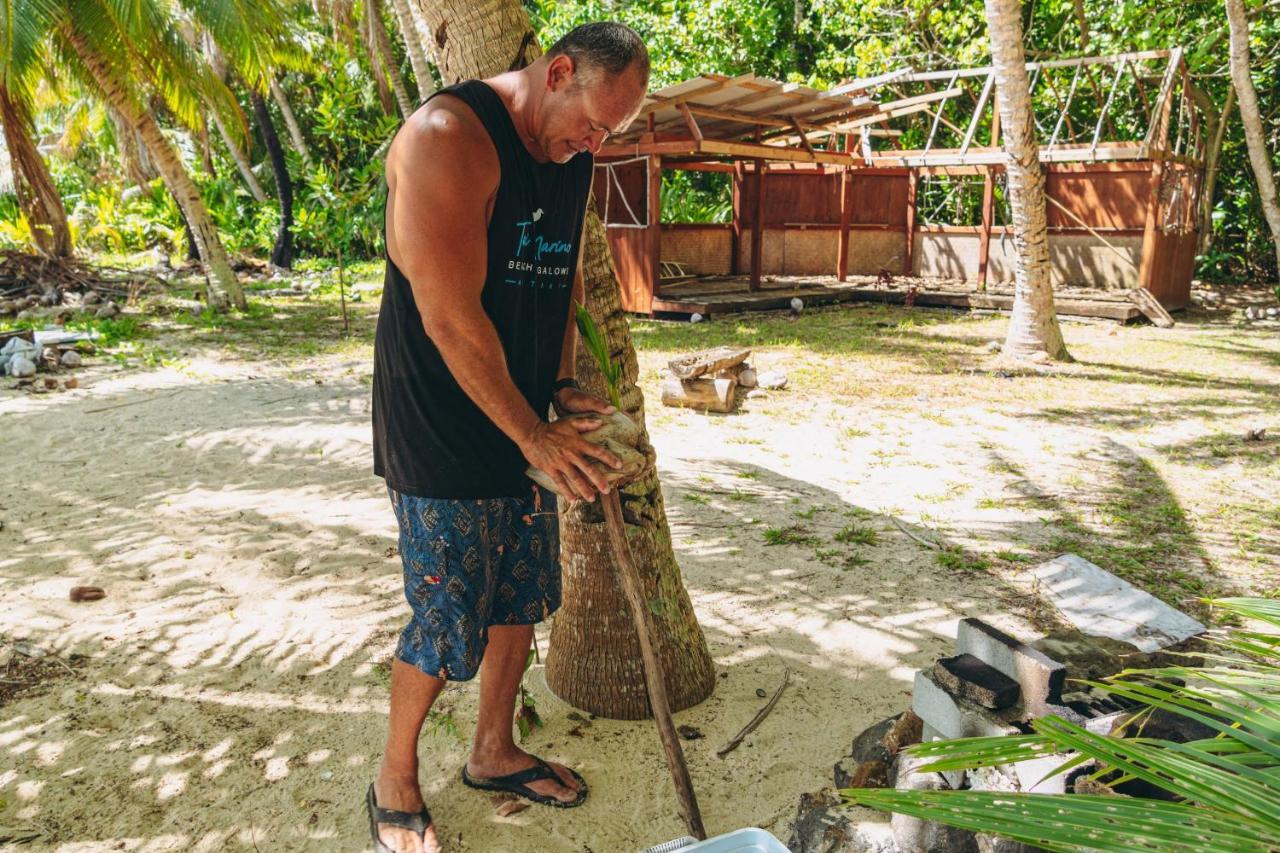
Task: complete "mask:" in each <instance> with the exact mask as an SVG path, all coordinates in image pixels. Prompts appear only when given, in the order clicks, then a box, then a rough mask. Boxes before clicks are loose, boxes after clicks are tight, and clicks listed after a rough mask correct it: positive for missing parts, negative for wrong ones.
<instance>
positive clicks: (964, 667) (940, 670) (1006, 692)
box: [933, 655, 1021, 710]
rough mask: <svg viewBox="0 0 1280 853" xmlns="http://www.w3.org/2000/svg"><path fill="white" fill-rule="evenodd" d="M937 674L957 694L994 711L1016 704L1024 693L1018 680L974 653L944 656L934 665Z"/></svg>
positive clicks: (939, 681) (940, 681) (940, 682)
mask: <svg viewBox="0 0 1280 853" xmlns="http://www.w3.org/2000/svg"><path fill="white" fill-rule="evenodd" d="M933 675H934V677H935V678H937V680H938V683H939V684H941V685H942V686H943V687H946V688H947V690H949V691H951V693H953V694H954V695H956V696H962V697H964V698H965V699H968V700H970V701H971V702H976V703H978V704H979V705H981V706H982V707H984V708H991V709H992V710H999V709H1001V708H1008V707H1009V706H1010V705H1013V704H1016V703H1017V701H1018V698H1019V696H1020V695H1021V694H1020V692H1019V689H1018V682H1016V681H1014V680H1013V679H1012V678H1010V677H1009V676H1007V675H1005V674H1004V673H1003V672H1001V671H1000V670H998V669H996V668H995V667H993V666H991V665H990V664H986V663H983V662H982V661H980V660H978V659H977V658H976V657H974V656H973V655H956V656H955V657H953V658H943V659H942V660H940V661H938V662H937V663H935V664H934V665H933Z"/></svg>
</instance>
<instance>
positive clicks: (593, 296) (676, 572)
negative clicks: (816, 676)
mask: <svg viewBox="0 0 1280 853" xmlns="http://www.w3.org/2000/svg"><path fill="white" fill-rule="evenodd" d="M411 2H412V3H413V4H415V5H416V7H417V11H418V12H419V13H420V14H421V15H422V19H423V21H424V23H426V24H427V29H428V31H429V32H441V33H447V38H446V40H445V42H444V44H442V45H438V47H439V51H438V53H437V56H436V59H437V63H438V64H437V67H438V68H439V70H440V76H441V78H442V79H443V80H444V81H445V82H446V83H450V82H454V81H457V80H460V79H463V78H469V77H487V76H492V75H494V74H497V73H500V72H502V71H506V70H507V69H509V68H512V67H521V66H523V65H524V64H526V63H527V62H529V61H532V60H533V59H534V58H536V57H537V56H538V55H539V54H540V53H541V51H540V49H539V48H538V45H537V42H536V40H534V37H533V29H532V27H531V26H530V24H529V17H528V15H527V14H526V13H525V11H524V8H523V7H522V6H521V5H520V2H519V0H497V2H488V3H484V4H481V5H479V6H477V5H476V4H474V3H469V2H466V0H411ZM446 21H447V22H448V23H447V26H445V22H446ZM582 253H583V265H582V266H583V268H582V274H583V279H584V280H585V283H586V292H587V293H586V298H587V306H586V307H587V310H588V311H589V312H590V313H591V316H592V317H593V318H594V319H595V321H596V324H597V325H598V326H599V327H600V328H601V330H602V331H603V332H604V335H605V338H606V340H607V342H608V348H609V352H610V353H611V354H612V355H613V357H614V360H615V361H616V362H618V363H619V364H620V366H621V368H622V378H621V382H620V383H619V389H620V391H621V399H622V408H623V409H624V410H625V411H626V412H627V414H629V415H631V416H632V417H633V418H634V419H635V420H636V422H637V423H639V424H640V426H641V429H642V430H643V429H644V396H643V395H642V394H641V392H640V389H639V387H637V385H636V381H637V375H638V369H637V365H636V353H635V348H634V347H633V346H632V343H631V333H630V331H629V329H628V327H627V317H626V314H625V313H624V312H623V310H622V302H621V298H620V296H619V290H618V282H617V279H616V278H615V276H614V273H613V261H612V257H611V255H610V252H609V244H608V242H607V240H606V239H605V231H604V226H603V224H601V222H600V219H599V217H598V216H596V214H595V209H594V206H591V205H588V208H587V224H586V234H585V235H584V239H583V246H582ZM577 375H578V381H579V382H581V383H582V384H583V387H585V388H589V389H591V390H593V391H594V392H595V393H597V394H600V395H602V396H603V395H604V394H605V382H604V379H603V377H602V376H601V375H600V370H599V368H598V366H597V365H596V363H595V360H594V359H593V358H592V357H591V355H590V354H589V353H587V352H586V351H585V350H584V349H583V348H582V347H579V349H578V353H577ZM645 439H646V441H647V440H648V436H647V433H646V435H645ZM624 492H625V496H624V500H625V501H626V506H627V508H628V511H629V513H628V514H629V515H631V516H632V518H631V519H629V524H628V530H627V537H628V540H629V541H630V544H631V551H632V554H633V555H634V558H635V561H636V564H637V565H638V566H640V567H641V568H642V571H643V573H644V575H645V578H644V580H645V584H646V588H645V598H646V599H647V600H648V601H650V602H654V611H655V612H654V618H653V625H654V628H655V629H656V631H657V645H658V654H659V656H660V657H661V659H662V664H663V668H664V670H665V672H666V677H667V693H668V696H669V697H670V699H671V706H672V709H673V710H679V709H681V708H688V707H690V706H692V705H695V704H697V703H698V702H701V701H702V700H703V699H705V698H706V697H707V696H708V695H709V694H710V693H711V689H712V687H713V686H714V682H715V672H714V669H713V667H712V664H711V656H710V654H709V652H708V651H707V643H706V639H705V638H704V637H703V635H702V629H701V628H700V627H699V626H698V621H697V618H696V617H695V615H694V612H693V605H692V604H691V603H690V601H689V595H688V593H687V592H686V591H685V588H684V583H683V581H682V580H681V577H680V567H679V565H678V564H677V563H676V559H675V554H674V552H673V551H672V548H671V532H670V529H669V528H668V526H667V517H666V511H665V509H664V508H663V503H662V491H661V489H660V488H659V484H658V476H657V474H656V472H651V473H649V474H648V475H647V476H646V477H645V478H644V479H642V480H640V481H638V482H636V483H634V484H632V485H631V486H628V487H627V488H626V489H624ZM588 513H589V507H582V506H579V507H575V508H572V509H567V510H565V511H564V512H562V513H561V515H560V536H561V553H562V558H561V563H562V566H563V570H564V595H563V599H562V604H561V608H560V611H559V612H558V613H557V614H556V617H555V621H554V624H553V625H552V629H551V650H550V652H549V653H548V655H547V671H546V674H547V683H548V684H549V685H550V687H551V689H552V690H553V691H555V693H556V695H558V696H560V698H562V699H564V700H565V701H566V702H569V703H570V704H572V705H575V706H576V707H579V708H582V709H584V710H587V711H591V712H592V713H596V714H601V715H604V716H608V717H615V718H621V719H643V718H645V717H647V716H649V707H648V699H647V693H646V691H645V683H644V672H643V668H642V667H641V664H640V646H639V640H638V638H637V636H636V633H635V628H634V626H633V625H632V623H631V620H630V618H629V617H628V616H627V613H628V609H627V603H626V600H625V599H624V597H623V594H622V591H621V589H620V588H619V586H618V583H617V580H616V572H615V571H614V569H613V566H612V556H611V549H610V546H609V542H608V536H607V533H606V531H605V525H604V524H598V523H593V522H592V520H591V518H590V517H589V515H588ZM630 522H635V523H630Z"/></svg>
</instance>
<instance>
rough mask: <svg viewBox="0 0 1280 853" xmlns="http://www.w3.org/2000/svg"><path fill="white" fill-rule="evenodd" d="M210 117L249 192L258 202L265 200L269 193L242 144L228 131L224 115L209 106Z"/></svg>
mask: <svg viewBox="0 0 1280 853" xmlns="http://www.w3.org/2000/svg"><path fill="white" fill-rule="evenodd" d="M208 115H209V117H210V118H212V119H213V126H214V127H215V128H217V130H218V135H219V136H221V137H222V144H223V145H225V146H226V147H227V150H228V151H229V152H231V159H232V161H233V162H234V163H235V164H236V169H237V170H239V172H240V177H241V178H242V179H243V180H244V183H245V186H247V187H248V188H249V192H251V193H253V198H254V200H255V201H258V202H265V201H266V200H267V194H266V192H265V191H264V190H263V189H262V184H260V183H258V177H257V176H256V175H254V174H253V165H252V164H251V163H250V162H249V158H248V157H246V156H245V155H244V152H243V151H241V150H240V146H239V145H237V144H236V141H235V140H234V139H233V138H232V137H231V134H230V133H228V132H227V126H226V124H224V123H223V121H222V116H220V115H218V111H217V110H216V109H214V108H213V107H210V108H209V113H208Z"/></svg>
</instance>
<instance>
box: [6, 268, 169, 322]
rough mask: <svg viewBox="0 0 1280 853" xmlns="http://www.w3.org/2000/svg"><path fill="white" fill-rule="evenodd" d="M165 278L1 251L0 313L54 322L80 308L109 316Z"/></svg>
mask: <svg viewBox="0 0 1280 853" xmlns="http://www.w3.org/2000/svg"><path fill="white" fill-rule="evenodd" d="M164 283H165V282H164V280H163V279H161V278H160V277H158V276H157V275H155V274H154V273H152V272H150V271H147V270H127V269H120V268H116V267H106V266H95V265H91V264H88V263H86V262H84V261H82V260H78V259H76V258H46V257H41V256H39V255H32V254H27V253H25V252H14V251H0V317H14V318H15V319H18V320H37V321H47V322H54V323H61V322H65V321H66V320H68V319H70V318H72V317H75V316H82V315H84V314H92V315H94V316H96V317H100V318H108V317H113V316H115V315H116V314H117V313H119V311H120V305H121V304H122V303H128V302H131V301H133V300H135V299H136V298H137V297H138V295H139V294H140V293H142V292H143V291H144V290H146V289H147V288H149V287H152V286H156V285H163V284H164Z"/></svg>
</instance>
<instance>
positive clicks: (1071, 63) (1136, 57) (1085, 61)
mask: <svg viewBox="0 0 1280 853" xmlns="http://www.w3.org/2000/svg"><path fill="white" fill-rule="evenodd" d="M1178 50H1181V48H1178ZM1171 53H1172V51H1171V50H1141V51H1135V52H1132V53H1115V54H1111V55H1109V56H1077V57H1072V58H1071V59H1051V60H1046V61H1042V62H1028V63H1027V71H1028V72H1031V71H1035V70H1036V69H1037V68H1040V69H1043V68H1075V67H1076V66H1077V65H1114V64H1116V63H1117V62H1119V61H1120V60H1121V59H1124V60H1126V61H1128V62H1134V61H1145V60H1148V59H1164V58H1165V57H1167V56H1169V55H1170V54H1171ZM993 70H994V69H993V68H992V67H991V66H990V65H983V66H979V67H977V68H961V69H960V70H959V76H960V77H982V76H983V75H985V74H989V73H991V71H993ZM955 73H956V70H955V69H951V70H948V71H922V72H919V73H915V74H906V75H904V76H902V77H899V78H898V82H900V83H922V82H924V81H926V80H950V79H951V75H952V74H955Z"/></svg>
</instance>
